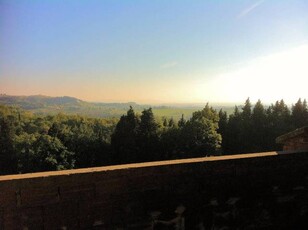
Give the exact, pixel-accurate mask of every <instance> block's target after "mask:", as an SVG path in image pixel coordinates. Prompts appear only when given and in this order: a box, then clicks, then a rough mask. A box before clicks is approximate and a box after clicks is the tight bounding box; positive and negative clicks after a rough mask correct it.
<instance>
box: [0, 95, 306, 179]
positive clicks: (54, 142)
mask: <svg viewBox="0 0 308 230" xmlns="http://www.w3.org/2000/svg"><path fill="white" fill-rule="evenodd" d="M305 125H308V108H307V103H306V101H305V100H304V101H302V100H301V99H299V100H298V101H297V103H296V104H294V105H293V106H292V107H291V109H290V108H288V106H287V105H286V104H285V103H284V101H283V100H281V101H277V102H276V103H275V104H272V105H270V106H269V107H265V106H263V104H262V103H261V101H258V102H257V103H256V104H255V105H252V104H251V102H250V100H249V99H247V100H246V102H245V104H244V106H241V107H240V108H239V107H235V109H234V112H233V113H232V114H231V115H230V116H228V114H227V112H226V111H223V110H220V111H219V112H217V110H216V109H213V108H212V107H210V106H209V105H208V104H207V105H206V106H205V107H204V108H203V109H202V110H199V111H196V112H193V113H192V115H191V116H190V118H189V119H187V120H186V119H185V116H184V115H182V117H181V118H180V119H179V120H178V121H175V120H173V118H167V117H162V118H159V117H155V116H154V113H153V111H152V109H151V108H149V109H144V110H143V111H142V113H141V114H139V113H136V112H135V111H134V109H133V108H132V107H130V108H129V110H128V111H127V113H126V115H122V116H121V117H120V119H101V118H89V117H83V116H80V115H65V114H61V113H59V114H57V115H45V116H42V115H35V114H33V113H30V112H27V111H24V110H21V109H18V108H16V107H10V106H4V105H0V174H12V173H26V172H36V171H46V170H62V169H72V168H81V167H92V166H102V165H111V164H122V163H131V162H144V161H154V160H166V159H177V158H188V157H199V156H208V155H217V154H233V153H247V152H260V151H270V150H277V149H278V148H279V146H277V145H276V144H275V139H276V137H278V136H280V135H282V134H284V133H286V132H289V131H291V130H293V129H296V128H299V127H302V126H305Z"/></svg>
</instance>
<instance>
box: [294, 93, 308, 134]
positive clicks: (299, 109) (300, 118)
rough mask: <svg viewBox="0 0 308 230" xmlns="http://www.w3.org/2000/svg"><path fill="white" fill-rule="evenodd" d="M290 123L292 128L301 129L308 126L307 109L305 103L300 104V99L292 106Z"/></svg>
mask: <svg viewBox="0 0 308 230" xmlns="http://www.w3.org/2000/svg"><path fill="white" fill-rule="evenodd" d="M291 122H292V125H293V128H294V129H296V128H301V127H303V126H306V125H308V109H307V102H306V100H304V101H303V102H302V100H301V98H300V99H298V101H297V102H296V103H295V105H293V106H292V116H291Z"/></svg>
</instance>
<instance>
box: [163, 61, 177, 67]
mask: <svg viewBox="0 0 308 230" xmlns="http://www.w3.org/2000/svg"><path fill="white" fill-rule="evenodd" d="M177 65H178V63H177V62H176V61H172V62H167V63H164V64H162V65H161V66H160V68H161V69H169V68H172V67H175V66H177Z"/></svg>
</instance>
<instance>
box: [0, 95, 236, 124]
mask: <svg viewBox="0 0 308 230" xmlns="http://www.w3.org/2000/svg"><path fill="white" fill-rule="evenodd" d="M0 104H4V105H10V106H16V107H19V108H22V109H24V110H28V111H31V112H33V113H36V114H42V115H46V114H57V113H65V114H79V115H85V116H89V117H101V118H110V117H120V116H121V115H123V114H125V113H126V111H127V110H128V109H129V106H132V107H133V108H134V110H135V111H136V112H137V113H141V112H142V110H143V109H145V108H149V107H151V105H140V104H137V103H135V102H127V103H98V102H86V101H83V100H80V99H78V98H74V97H68V96H63V97H49V96H44V95H33V96H11V95H5V94H0ZM203 106H204V105H202V106H201V105H200V106H199V105H196V106H184V105H183V106H179V105H175V106H171V105H170V106H169V105H168V106H165V105H164V106H152V108H153V112H154V114H155V115H156V116H159V117H163V116H164V117H173V118H174V119H175V120H178V119H179V118H180V117H181V116H182V114H184V116H185V118H189V117H190V116H191V114H192V113H193V112H194V111H196V110H199V109H201V108H202V107H203ZM215 108H217V109H220V108H221V106H217V107H215ZM232 108H233V107H224V109H225V110H227V111H228V112H229V111H231V110H232Z"/></svg>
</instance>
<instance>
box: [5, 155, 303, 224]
mask: <svg viewBox="0 0 308 230" xmlns="http://www.w3.org/2000/svg"><path fill="white" fill-rule="evenodd" d="M307 188H308V153H305V152H297V153H291V152H289V153H287V152H284V153H277V152H268V153H257V154H245V155H233V156H224V157H207V158H197V159H185V160H173V161H162V162H151V163H140V164H129V165H117V166H109V167H98V168H87V169H77V170H66V171H60V172H44V173H33V174H24V175H11V176H1V177H0V229H146V228H149V229H160V228H162V226H159V225H155V227H154V225H152V223H153V221H152V219H151V213H152V214H153V211H157V213H158V212H159V213H160V215H159V216H158V218H159V219H161V220H168V219H171V218H173V217H174V215H175V214H174V210H175V208H176V207H177V206H178V205H179V204H182V205H184V206H185V207H186V211H185V213H184V215H185V221H186V229H197V227H196V226H197V225H199V227H200V228H201V226H203V229H211V228H213V227H216V228H215V229H219V228H222V227H223V226H228V227H229V228H231V229H232V228H237V229H273V228H275V229H305V227H307V226H308V225H307V220H308V193H307ZM157 215H158V214H157ZM302 227H303V228H302ZM306 229H307V228H306Z"/></svg>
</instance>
